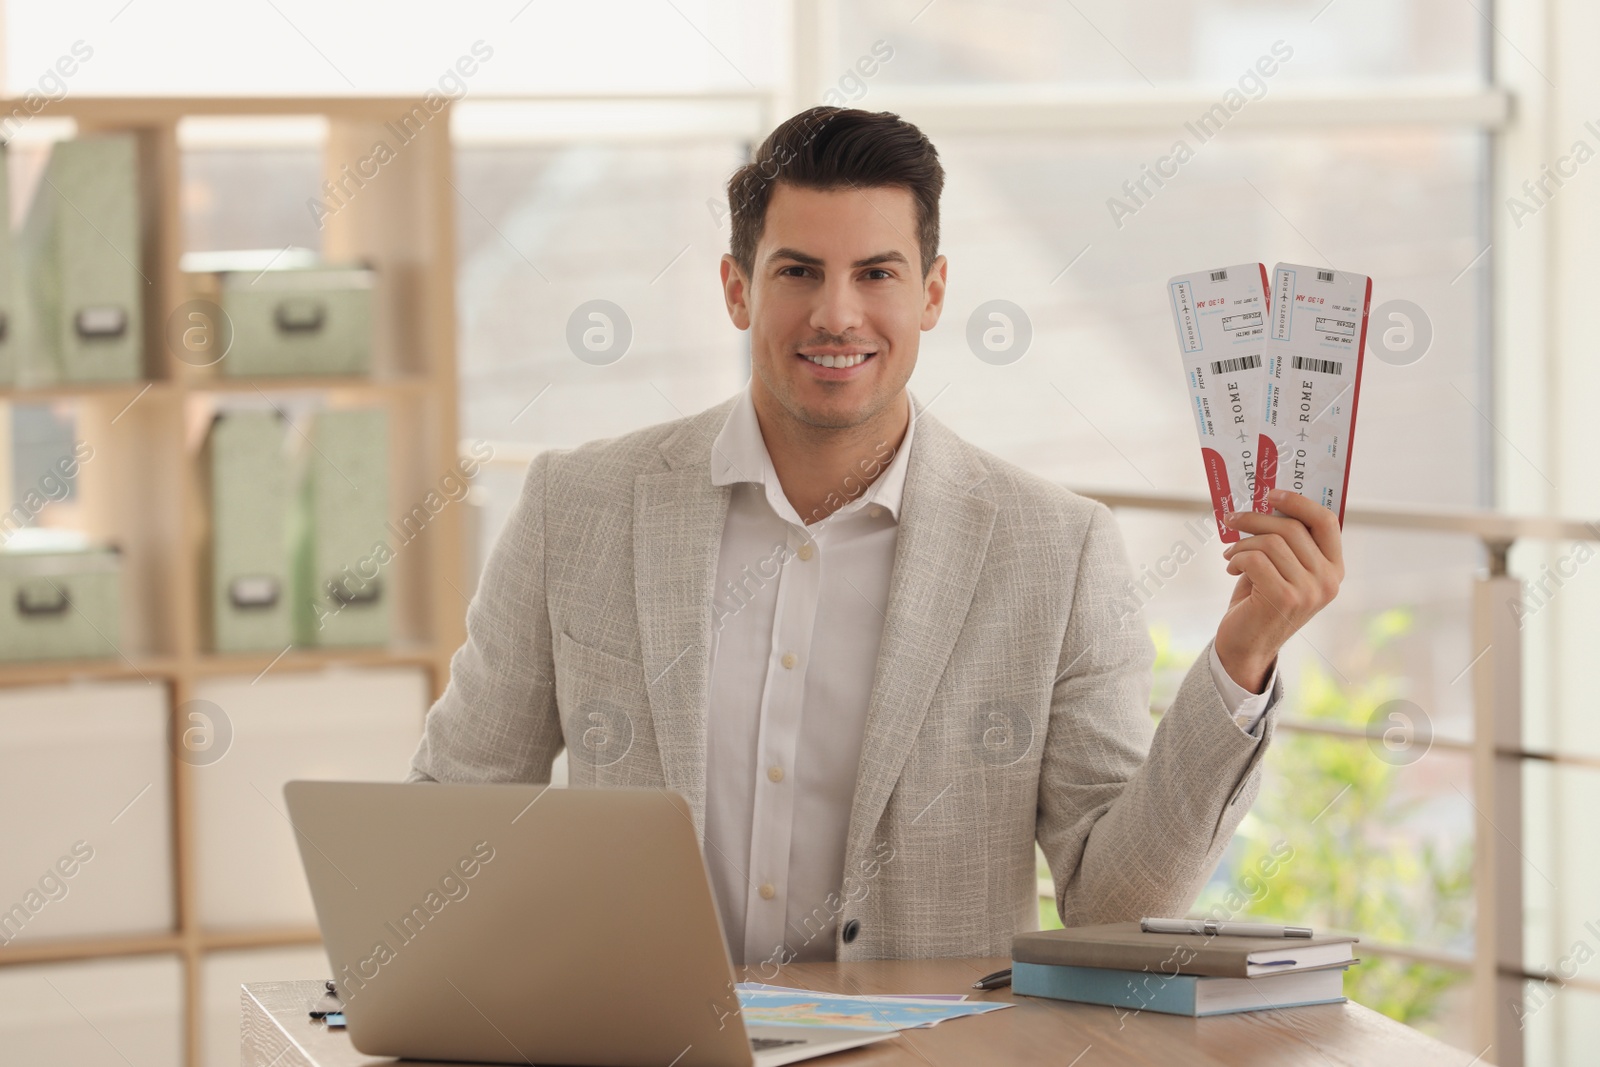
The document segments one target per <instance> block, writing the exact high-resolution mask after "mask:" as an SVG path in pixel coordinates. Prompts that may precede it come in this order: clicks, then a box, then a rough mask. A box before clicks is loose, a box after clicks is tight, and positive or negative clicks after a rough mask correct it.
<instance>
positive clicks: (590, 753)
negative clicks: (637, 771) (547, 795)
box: [555, 631, 654, 785]
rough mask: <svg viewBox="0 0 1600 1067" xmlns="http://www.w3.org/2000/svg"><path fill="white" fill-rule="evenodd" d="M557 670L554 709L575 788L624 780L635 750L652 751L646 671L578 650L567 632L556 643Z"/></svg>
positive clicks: (590, 650)
mask: <svg viewBox="0 0 1600 1067" xmlns="http://www.w3.org/2000/svg"><path fill="white" fill-rule="evenodd" d="M555 665H556V705H557V707H558V708H559V710H560V714H561V730H562V733H563V735H564V736H565V738H566V744H567V761H568V766H569V768H570V769H571V773H572V781H573V784H575V785H579V784H585V782H586V780H592V781H596V782H610V781H613V780H615V779H617V778H619V777H623V776H625V775H624V774H623V773H622V772H623V771H624V768H625V767H627V765H628V764H627V763H626V762H625V761H627V759H628V756H629V755H630V754H631V753H633V752H634V750H635V748H637V747H639V746H640V745H644V746H646V747H649V748H651V749H653V748H654V743H653V740H652V739H650V738H649V736H648V734H649V730H650V725H649V717H650V697H649V693H648V692H647V691H646V690H645V686H644V667H643V666H642V665H640V664H638V663H635V662H634V661H632V660H629V659H625V658H623V657H622V656H614V655H612V654H611V653H609V652H602V651H600V650H599V649H596V648H590V647H589V646H587V645H583V644H579V643H578V642H577V641H574V640H573V639H572V638H571V637H570V636H568V634H567V633H566V632H565V631H563V632H562V633H561V635H560V636H559V637H558V638H557V639H556V648H555Z"/></svg>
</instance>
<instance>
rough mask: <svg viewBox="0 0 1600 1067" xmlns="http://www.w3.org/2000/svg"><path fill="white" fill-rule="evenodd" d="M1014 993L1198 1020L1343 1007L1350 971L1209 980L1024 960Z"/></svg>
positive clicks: (1014, 973) (1014, 977)
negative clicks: (1245, 1013) (1278, 1010)
mask: <svg viewBox="0 0 1600 1067" xmlns="http://www.w3.org/2000/svg"><path fill="white" fill-rule="evenodd" d="M1011 990H1012V992H1014V993H1021V994H1023V995H1025V996H1030V997H1049V998H1051V999H1052V1000H1073V1001H1077V1002H1079V1003H1082V1004H1104V1005H1107V1006H1109V1007H1114V1008H1128V1009H1131V1010H1133V1011H1155V1012H1161V1013H1163V1014H1165V1015H1192V1016H1195V1017H1199V1016H1202V1015H1229V1014H1232V1013H1235V1012H1241V1011H1260V1010H1261V1009H1263V1008H1298V1007H1303V1006H1305V1005H1307V1004H1338V1003H1341V1002H1343V1001H1344V999H1345V996H1344V967H1343V966H1338V965H1335V966H1332V967H1323V968H1319V969H1316V970H1309V971H1291V972H1289V973H1287V974H1272V975H1267V976H1265V977H1262V978H1208V977H1203V976H1200V975H1191V974H1161V973H1159V972H1151V971H1121V970H1113V969H1110V968H1105V967H1057V966H1051V965H1049V964H1041V963H1020V962H1019V963H1013V964H1012V967H1011Z"/></svg>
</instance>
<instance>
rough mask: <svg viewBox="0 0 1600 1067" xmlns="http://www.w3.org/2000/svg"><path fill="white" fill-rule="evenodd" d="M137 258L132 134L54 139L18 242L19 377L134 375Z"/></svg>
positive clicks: (139, 281)
mask: <svg viewBox="0 0 1600 1067" xmlns="http://www.w3.org/2000/svg"><path fill="white" fill-rule="evenodd" d="M141 257H142V250H141V242H140V235H139V194H138V146H137V144H136V142H135V140H134V138H133V136H132V135H130V134H119V135H115V136H103V137H99V136H97V137H84V138H80V139H78V140H74V141H62V142H61V143H59V144H57V145H55V146H54V148H53V149H52V150H51V153H50V162H49V163H48V164H47V165H46V166H45V170H44V175H43V176H42V178H41V180H40V182H39V187H38V189H37V190H36V191H35V192H34V196H33V202H32V204H30V205H29V207H28V213H27V218H26V219H25V220H24V222H23V225H22V230H21V232H20V234H19V235H18V237H17V242H16V264H17V270H18V272H19V275H18V276H19V278H20V279H21V281H22V284H21V286H20V290H21V293H20V295H21V299H20V301H19V304H18V311H19V312H20V319H21V330H20V333H21V336H20V338H19V342H20V345H21V351H20V353H19V355H18V357H17V359H16V367H17V373H16V379H17V381H18V383H19V384H21V385H28V386H32V385H50V384H55V383H58V382H113V381H131V380H133V379H136V378H138V377H139V376H140V373H141V363H142V355H143V350H144V315H143V311H142V301H143V297H144V293H145V291H146V289H147V288H148V287H147V285H146V284H145V280H144V276H143V274H142V273H141V268H140V266H139V264H140V262H141Z"/></svg>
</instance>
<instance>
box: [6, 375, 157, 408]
mask: <svg viewBox="0 0 1600 1067" xmlns="http://www.w3.org/2000/svg"><path fill="white" fill-rule="evenodd" d="M173 392H174V386H173V384H172V383H171V382H170V381H162V380H143V381H134V382H63V383H61V384H58V385H36V386H6V387H4V388H0V401H5V402H7V403H12V404H42V403H47V402H49V401H51V400H123V401H126V402H131V401H133V400H134V399H136V398H138V397H139V396H141V395H144V394H151V393H153V394H155V395H157V396H170V395H171V394H172V393H173Z"/></svg>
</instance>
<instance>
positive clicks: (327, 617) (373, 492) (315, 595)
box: [295, 408, 398, 647]
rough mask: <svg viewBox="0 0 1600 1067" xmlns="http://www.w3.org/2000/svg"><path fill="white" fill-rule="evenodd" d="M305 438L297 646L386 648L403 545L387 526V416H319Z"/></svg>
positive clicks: (376, 412) (371, 412)
mask: <svg viewBox="0 0 1600 1067" xmlns="http://www.w3.org/2000/svg"><path fill="white" fill-rule="evenodd" d="M308 436H309V439H310V443H311V446H312V447H311V448H310V449H309V451H308V452H307V454H306V474H305V480H304V482H303V483H302V485H301V493H300V505H299V508H298V509H297V510H298V514H297V520H298V527H299V528H298V530H297V532H296V538H295V544H296V550H295V624H296V625H295V638H296V642H297V643H299V644H302V645H320V646H325V647H339V646H343V647H350V646H377V645H386V644H388V643H389V615H390V602H391V601H392V600H393V599H394V597H393V591H392V587H391V586H392V582H393V579H394V567H393V565H392V559H393V556H394V552H395V550H396V548H397V547H398V546H396V545H394V544H393V543H391V538H390V537H389V531H388V525H387V516H388V508H389V415H388V412H387V411H385V410H383V409H382V408H362V409H357V410H351V411H324V412H319V413H318V414H317V415H316V417H315V419H314V420H313V421H312V424H311V430H310V433H309V435H308Z"/></svg>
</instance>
